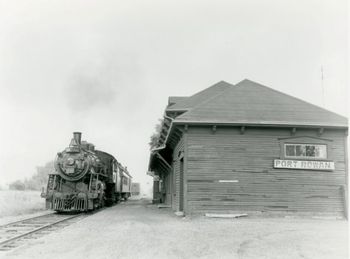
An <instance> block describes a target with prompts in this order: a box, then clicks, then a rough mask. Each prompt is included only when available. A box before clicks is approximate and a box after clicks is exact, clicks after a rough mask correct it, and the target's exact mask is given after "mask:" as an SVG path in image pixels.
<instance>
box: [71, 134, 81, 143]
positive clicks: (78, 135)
mask: <svg viewBox="0 0 350 259" xmlns="http://www.w3.org/2000/svg"><path fill="white" fill-rule="evenodd" d="M73 138H74V140H75V142H76V143H77V144H78V145H81V132H73Z"/></svg>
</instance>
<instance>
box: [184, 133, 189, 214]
mask: <svg viewBox="0 0 350 259" xmlns="http://www.w3.org/2000/svg"><path fill="white" fill-rule="evenodd" d="M187 178H188V133H185V134H184V174H183V181H184V189H183V191H184V196H183V197H184V213H185V215H186V214H188V213H189V210H188V209H189V208H188V200H187V199H188V195H187V192H188V186H187Z"/></svg>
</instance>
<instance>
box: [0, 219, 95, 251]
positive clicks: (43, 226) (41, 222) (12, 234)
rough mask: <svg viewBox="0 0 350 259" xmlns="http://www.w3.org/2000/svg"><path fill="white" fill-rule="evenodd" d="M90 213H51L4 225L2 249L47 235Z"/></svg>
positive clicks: (12, 247)
mask: <svg viewBox="0 0 350 259" xmlns="http://www.w3.org/2000/svg"><path fill="white" fill-rule="evenodd" d="M90 215H92V213H87V214H75V215H68V214H57V213H51V214H46V215H43V216H38V217H33V218H29V219H24V220H20V221H16V222H12V223H9V224H6V225H2V226H0V251H9V250H12V249H14V248H16V247H18V246H21V245H23V244H25V243H27V242H28V241H29V240H32V239H37V238H39V237H41V236H43V235H47V234H49V233H51V232H53V231H55V230H57V229H61V228H63V227H65V226H68V225H70V224H72V223H74V222H76V221H78V220H81V219H82V218H85V217H87V216H90Z"/></svg>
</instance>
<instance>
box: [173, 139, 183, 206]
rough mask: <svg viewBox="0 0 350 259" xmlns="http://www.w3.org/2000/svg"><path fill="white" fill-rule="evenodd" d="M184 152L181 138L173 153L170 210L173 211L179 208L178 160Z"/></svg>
mask: <svg viewBox="0 0 350 259" xmlns="http://www.w3.org/2000/svg"><path fill="white" fill-rule="evenodd" d="M183 152H184V138H183V137H182V138H181V139H180V141H179V142H178V144H177V145H176V147H175V149H174V152H173V164H172V168H173V175H172V177H173V183H172V184H173V185H172V186H173V197H172V208H173V210H175V211H178V210H179V206H180V159H181V156H183Z"/></svg>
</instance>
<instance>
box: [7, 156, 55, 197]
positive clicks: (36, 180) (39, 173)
mask: <svg viewBox="0 0 350 259" xmlns="http://www.w3.org/2000/svg"><path fill="white" fill-rule="evenodd" d="M54 170H55V169H54V162H53V161H50V162H47V163H46V164H45V165H44V166H37V167H36V173H35V174H34V175H32V176H31V177H30V178H29V179H27V178H26V179H24V180H16V181H14V182H12V183H10V184H9V188H10V190H33V191H34V190H36V191H40V190H41V188H42V187H46V185H47V180H48V174H49V173H51V172H53V171H54Z"/></svg>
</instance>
